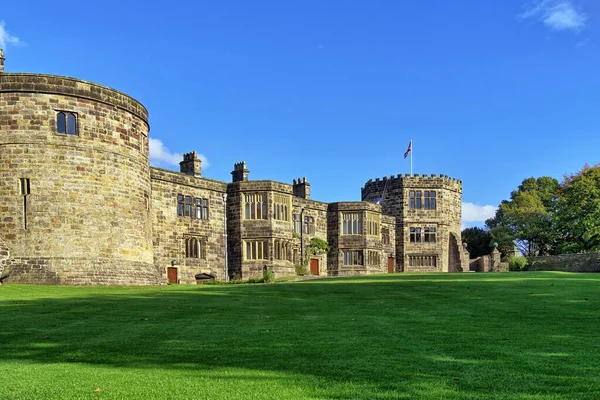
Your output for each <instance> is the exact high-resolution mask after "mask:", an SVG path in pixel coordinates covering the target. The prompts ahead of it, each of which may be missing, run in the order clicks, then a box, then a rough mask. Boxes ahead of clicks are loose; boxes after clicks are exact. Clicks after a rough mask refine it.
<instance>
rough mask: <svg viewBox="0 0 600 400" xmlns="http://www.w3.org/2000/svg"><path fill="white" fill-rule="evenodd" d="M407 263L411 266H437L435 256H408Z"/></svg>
mask: <svg viewBox="0 0 600 400" xmlns="http://www.w3.org/2000/svg"><path fill="white" fill-rule="evenodd" d="M408 265H409V266H411V267H429V268H436V267H437V256H409V257H408Z"/></svg>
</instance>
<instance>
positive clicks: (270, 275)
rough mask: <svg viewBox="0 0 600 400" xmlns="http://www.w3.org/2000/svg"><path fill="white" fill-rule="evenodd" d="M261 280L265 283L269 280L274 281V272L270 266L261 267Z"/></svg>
mask: <svg viewBox="0 0 600 400" xmlns="http://www.w3.org/2000/svg"><path fill="white" fill-rule="evenodd" d="M262 280H263V282H265V283H269V282H274V281H275V273H274V272H273V269H272V268H265V269H263V277H262Z"/></svg>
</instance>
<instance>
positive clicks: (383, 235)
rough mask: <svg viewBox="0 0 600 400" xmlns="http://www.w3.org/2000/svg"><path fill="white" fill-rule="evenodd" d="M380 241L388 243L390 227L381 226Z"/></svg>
mask: <svg viewBox="0 0 600 400" xmlns="http://www.w3.org/2000/svg"><path fill="white" fill-rule="evenodd" d="M381 243H383V244H390V228H381Z"/></svg>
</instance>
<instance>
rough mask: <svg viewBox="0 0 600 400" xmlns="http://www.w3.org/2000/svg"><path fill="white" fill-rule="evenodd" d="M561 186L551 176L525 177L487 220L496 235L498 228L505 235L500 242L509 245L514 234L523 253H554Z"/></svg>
mask: <svg viewBox="0 0 600 400" xmlns="http://www.w3.org/2000/svg"><path fill="white" fill-rule="evenodd" d="M559 189H560V185H559V183H558V181H557V180H556V179H554V178H551V177H547V176H544V177H541V178H537V179H536V178H527V179H525V180H523V182H522V183H521V185H519V187H518V188H517V190H514V191H512V192H511V194H510V200H504V201H502V203H501V204H500V206H499V207H498V211H497V212H496V215H495V216H494V218H491V219H489V220H488V221H486V225H487V226H488V228H490V229H491V230H492V235H494V228H496V229H495V231H496V236H502V241H500V240H497V241H498V244H499V245H500V244H501V242H502V244H503V246H506V245H508V238H509V237H510V238H511V239H512V240H515V241H516V243H517V247H518V248H519V250H520V251H521V252H522V253H523V254H526V255H529V254H546V253H553V252H554V251H555V248H556V244H557V239H558V237H559V235H558V234H557V229H556V227H555V226H554V225H553V216H554V213H555V211H556V205H557V200H558V193H559ZM498 227H503V228H502V229H499V228H498ZM500 251H501V252H502V250H500Z"/></svg>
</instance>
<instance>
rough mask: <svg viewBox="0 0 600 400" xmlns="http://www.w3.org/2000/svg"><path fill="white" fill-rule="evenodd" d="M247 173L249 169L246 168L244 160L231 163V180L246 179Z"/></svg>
mask: <svg viewBox="0 0 600 400" xmlns="http://www.w3.org/2000/svg"><path fill="white" fill-rule="evenodd" d="M249 173H250V171H249V170H247V169H246V161H241V162H238V163H235V164H233V171H231V175H232V177H231V181H232V182H239V181H247V180H248V174H249Z"/></svg>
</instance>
